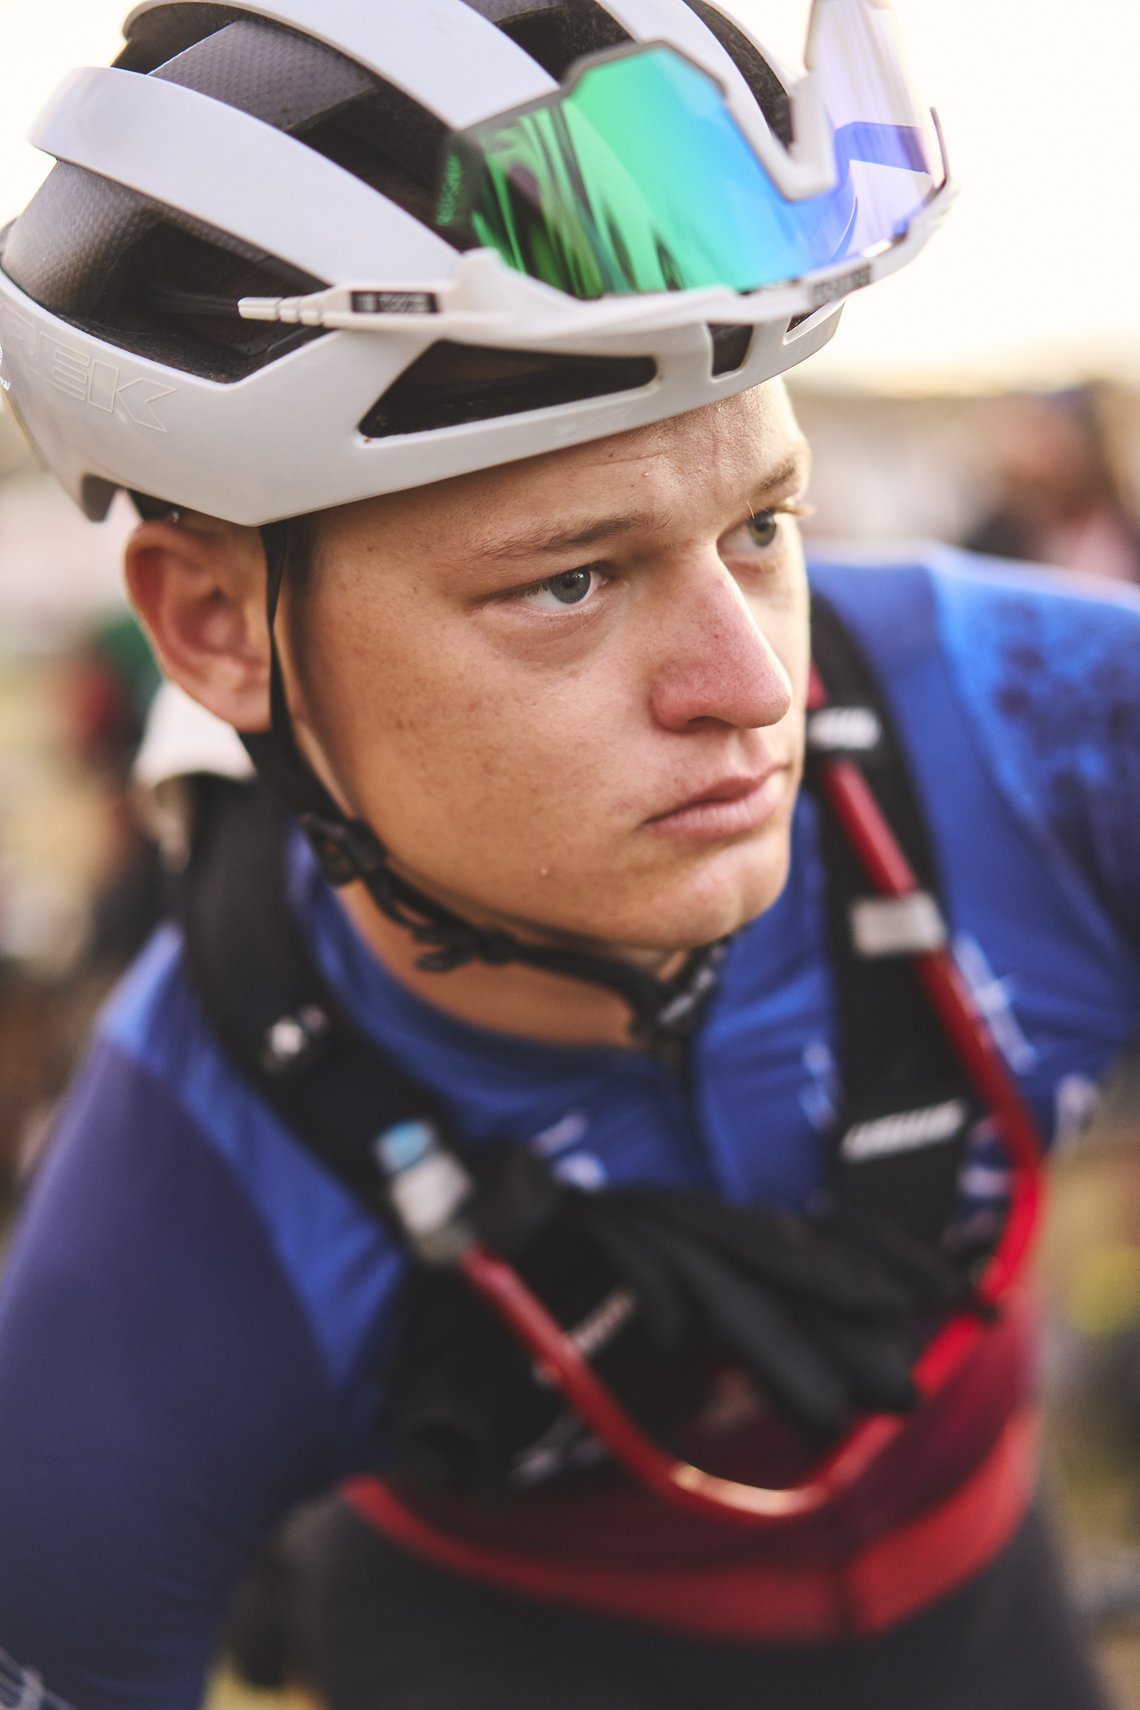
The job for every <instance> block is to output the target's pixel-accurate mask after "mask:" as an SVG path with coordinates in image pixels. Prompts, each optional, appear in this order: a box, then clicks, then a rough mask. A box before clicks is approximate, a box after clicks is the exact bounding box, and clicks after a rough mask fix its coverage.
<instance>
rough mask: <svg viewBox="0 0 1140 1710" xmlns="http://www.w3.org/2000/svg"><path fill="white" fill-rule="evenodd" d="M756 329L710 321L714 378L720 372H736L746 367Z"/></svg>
mask: <svg viewBox="0 0 1140 1710" xmlns="http://www.w3.org/2000/svg"><path fill="white" fill-rule="evenodd" d="M754 330H755V329H754V328H752V327H750V326H733V325H725V326H717V325H714V324H713V323H711V322H710V324H709V335H710V337H711V338H712V347H713V348H712V372H713V376H714V378H715V377H716V375H718V374H735V373H737V371H738V370H739V369H741V368H743V367H744V364H745V363H746V362H747V360H748V352H749V350H750V349H751V347H752V334H753V331H754Z"/></svg>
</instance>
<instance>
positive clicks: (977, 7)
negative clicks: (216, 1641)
mask: <svg viewBox="0 0 1140 1710" xmlns="http://www.w3.org/2000/svg"><path fill="white" fill-rule="evenodd" d="M737 4H738V5H739V7H740V9H741V11H743V12H746V13H747V14H748V15H749V16H750V17H751V18H753V19H754V20H755V21H756V23H757V24H758V26H763V27H764V28H766V29H767V28H769V26H770V31H771V36H772V39H773V40H774V41H775V43H776V45H777V47H778V48H779V49H780V50H781V51H782V53H783V54H784V56H785V57H786V58H787V59H788V60H789V61H793V60H795V59H796V58H797V57H798V46H799V43H800V42H802V35H803V21H804V17H805V11H806V8H805V6H804V4H803V3H802V0H737ZM897 7H898V11H899V13H900V15H901V17H902V20H903V23H904V26H905V29H906V34H907V39H908V42H909V44H910V47H911V52H912V58H913V60H914V64H915V70H916V73H917V74H918V76H919V77H920V79H921V83H922V87H923V88H924V89H925V90H926V91H927V92H928V94H929V98H930V99H931V100H932V101H933V102H934V103H935V104H936V106H937V107H938V110H939V113H940V116H941V119H942V121H943V125H944V129H945V132H946V136H947V139H948V143H949V148H950V155H951V160H952V163H953V167H954V171H955V176H956V178H957V180H958V183H959V187H960V190H961V196H960V199H959V202H958V204H957V206H956V207H955V208H954V209H953V210H952V212H951V215H950V217H949V219H948V221H947V223H946V225H945V227H944V229H943V230H942V231H941V232H940V233H939V234H938V235H937V237H936V238H935V240H934V242H933V243H932V244H931V246H930V248H929V249H928V250H927V251H926V253H925V254H924V255H923V256H921V257H920V258H919V260H918V261H917V262H916V263H915V264H914V265H913V266H912V267H910V268H908V269H907V270H906V271H905V272H904V273H903V274H901V275H898V276H896V277H895V278H893V279H890V280H887V281H885V282H884V283H882V284H881V285H879V286H877V287H876V288H875V290H874V291H873V292H870V293H868V294H866V295H865V296H863V297H861V298H857V299H855V300H854V301H853V302H852V303H851V304H849V306H848V307H847V308H846V310H845V311H844V317H843V325H842V326H841V328H840V330H839V333H838V335H837V337H836V339H835V341H834V343H833V344H832V345H831V346H830V347H829V349H828V350H826V351H825V352H823V353H822V354H821V355H820V356H818V357H817V358H815V359H814V360H813V361H812V362H811V363H809V364H808V365H807V367H806V368H805V369H804V370H803V371H800V372H793V375H792V377H791V383H792V387H793V390H794V395H795V399H796V403H797V407H798V410H799V413H800V416H801V419H802V422H803V425H804V427H805V429H806V430H807V432H808V435H809V437H810V438H811V440H812V441H813V443H814V446H815V453H816V473H815V477H814V481H813V491H812V495H811V497H812V502H813V504H814V507H815V513H814V516H813V517H812V518H811V519H810V521H809V522H808V524H807V530H808V532H809V534H810V535H812V536H815V537H817V538H820V539H828V540H834V539H842V540H844V541H856V542H862V543H865V544H867V545H868V546H869V545H870V544H871V543H872V542H877V543H882V542H884V541H886V542H889V543H891V545H892V549H893V550H897V551H899V552H900V553H905V552H906V551H907V549H908V546H909V545H910V544H911V543H913V542H915V541H917V540H921V539H924V538H929V537H937V538H939V539H943V540H948V541H954V542H961V543H965V544H968V545H971V546H974V547H977V548H979V549H981V550H984V551H987V552H993V553H996V554H998V555H1001V556H1008V557H1010V558H1015V559H1026V560H1037V561H1040V562H1043V563H1046V564H1049V565H1052V566H1055V567H1056V568H1057V569H1058V570H1059V571H1065V572H1067V573H1069V574H1075V575H1079V576H1082V577H1092V578H1096V577H1101V578H1112V579H1117V580H1133V581H1140V523H1138V520H1137V519H1138V517H1140V308H1138V307H1137V295H1138V293H1137V280H1138V279H1140V208H1138V207H1137V191H1136V187H1135V182H1134V177H1133V172H1132V166H1131V163H1132V161H1133V160H1134V158H1135V151H1136V144H1135V93H1134V91H1135V84H1136V76H1137V68H1138V66H1140V7H1138V6H1136V5H1135V3H1134V0H1083V4H1082V5H1081V7H1080V8H1079V10H1078V9H1077V8H1075V7H1073V6H1072V5H1069V4H1066V5H1062V4H1061V0H1034V3H1033V4H1029V3H1028V0H954V3H953V4H949V3H948V0H943V3H942V4H932V3H931V0H897ZM120 15H121V14H120V5H119V0H39V4H38V6H37V7H36V8H35V9H34V10H33V9H32V8H26V7H22V8H18V9H17V8H8V9H6V15H5V17H4V19H3V23H2V26H0V43H2V48H3V63H4V70H5V80H4V81H5V89H4V95H3V99H2V101H0V223H2V221H3V220H4V219H6V218H8V217H9V216H10V215H11V214H14V213H15V212H17V211H18V209H19V208H20V207H22V205H23V204H24V202H25V201H26V200H27V198H28V196H29V195H30V194H31V192H32V190H33V189H34V188H35V186H36V184H37V183H38V181H39V179H40V178H41V177H42V176H43V173H44V171H45V170H46V164H47V163H46V162H45V161H43V160H42V158H41V157H39V156H37V155H36V154H35V152H34V151H33V150H32V149H30V148H29V147H28V146H27V145H26V144H25V143H24V141H23V137H24V133H25V132H26V130H27V128H28V126H29V124H30V123H31V121H32V119H33V117H34V115H35V112H36V110H37V108H38V107H39V105H40V104H41V102H42V100H43V99H45V98H46V96H47V95H48V93H50V91H51V90H52V88H53V87H54V86H55V84H56V83H57V82H58V81H59V80H60V78H61V77H62V76H64V75H65V74H66V73H67V72H68V71H69V70H70V69H71V68H73V67H74V66H77V65H82V64H98V63H105V62H106V61H107V60H109V59H110V58H111V57H112V56H113V55H114V53H115V52H116V51H117V45H118V41H119V23H120ZM130 520H131V519H130V515H129V513H128V511H127V510H126V508H125V506H124V507H121V508H116V509H115V510H114V511H113V512H112V515H111V518H110V519H109V520H108V522H106V523H105V524H103V525H102V526H101V527H99V528H95V527H92V526H91V525H89V524H87V523H85V522H84V521H83V520H82V518H81V517H80V516H79V514H78V512H76V511H74V510H73V509H72V508H71V507H70V505H69V504H68V502H67V501H66V500H65V499H64V498H63V497H62V495H60V494H59V493H57V492H56V490H55V489H54V487H53V485H52V484H51V483H50V481H48V480H47V478H46V477H45V476H43V475H42V474H41V473H40V472H39V471H38V470H37V468H36V466H35V464H34V462H33V461H32V459H31V457H30V455H29V453H28V452H27V450H26V448H25V447H24V445H23V442H22V441H21V439H20V436H19V434H18V432H17V430H16V428H15V426H14V424H13V423H12V421H11V420H10V418H8V417H7V416H6V415H5V414H4V410H3V405H2V403H0V1227H2V1224H3V1221H4V1216H5V1214H7V1213H10V1212H11V1210H12V1208H13V1207H14V1205H15V1203H16V1199H17V1196H18V1179H19V1176H20V1174H21V1172H22V1171H23V1170H26V1168H27V1167H28V1165H29V1162H30V1160H31V1159H32V1158H33V1157H34V1155H35V1152H36V1150H37V1148H38V1147H39V1146H40V1145H41V1144H42V1143H43V1139H44V1136H45V1134H46V1133H47V1132H48V1130H49V1127H50V1112H51V1108H52V1104H53V1101H54V1100H55V1098H56V1097H57V1096H58V1093H59V1090H60V1088H61V1086H62V1084H63V1082H64V1080H65V1078H66V1076H67V1074H68V1072H69V1069H70V1067H71V1065H72V1064H73V1062H74V1060H75V1056H76V1053H77V1052H78V1051H79V1050H80V1049H81V1048H82V1041H83V1037H84V1033H85V1030H86V1027H87V1025H88V1022H89V1020H90V1016H91V1014H92V1012H93V1010H94V1008H95V1006H96V1005H97V1004H98V1002H99V1000H100V998H101V995H102V994H103V992H104V991H105V990H106V988H107V985H108V983H109V982H110V981H111V980H113V979H114V978H115V976H116V974H117V972H118V971H119V970H120V969H121V968H122V966H123V965H124V963H125V962H126V961H127V960H128V959H129V958H130V956H131V955H132V954H133V952H134V950H135V948H136V947H137V946H138V944H139V942H140V941H141V939H142V938H143V936H144V935H145V933H146V932H147V930H148V929H149V927H150V924H151V922H152V921H153V919H154V918H155V915H156V912H157V910H158V909H159V907H160V897H159V885H158V874H157V864H156V860H155V857H154V854H153V852H152V850H151V848H150V846H149V844H148V843H147V842H146V840H145V839H144V838H143V836H142V835H141V833H140V832H139V830H138V829H137V827H136V825H135V822H134V819H133V816H132V814H131V811H130V805H129V795H128V777H129V768H130V762H131V757H132V753H133V750H134V746H135V744H136V743H137V740H138V736H139V732H140V729H141V725H142V720H143V718H144V717H145V710H146V706H147V702H148V700H149V697H150V694H151V693H152V691H153V688H154V685H155V682H156V680H157V679H156V673H155V671H154V667H153V665H152V663H151V661H150V658H149V656H148V653H147V650H146V647H145V645H144V644H143V643H142V641H141V638H140V637H139V635H138V632H137V630H135V629H134V627H133V625H132V623H131V621H130V619H129V617H128V616H127V614H126V611H125V608H124V606H123V603H122V597H121V592H120V584H119V573H118V565H119V557H120V551H121V544H122V540H123V537H124V535H125V532H126V531H127V529H128V528H129V526H130ZM1138 669H1140V663H1138ZM1138 811H1140V805H1138ZM1138 1142H1140V1076H1138V1075H1137V1072H1136V1068H1135V1066H1134V1065H1133V1066H1132V1067H1131V1068H1129V1067H1128V1066H1125V1069H1124V1070H1123V1072H1122V1075H1121V1077H1120V1080H1119V1082H1118V1084H1117V1085H1116V1087H1115V1088H1114V1090H1113V1092H1112V1094H1111V1096H1110V1098H1109V1099H1108V1101H1107V1103H1106V1105H1105V1107H1104V1108H1103V1109H1102V1111H1101V1112H1100V1113H1099V1115H1098V1116H1097V1118H1096V1119H1095V1121H1094V1125H1093V1128H1092V1130H1091V1131H1090V1133H1089V1134H1088V1135H1086V1137H1085V1138H1084V1139H1083V1140H1082V1141H1081V1143H1080V1145H1079V1146H1076V1147H1074V1148H1072V1149H1071V1150H1070V1152H1069V1153H1068V1154H1067V1155H1066V1156H1065V1157H1064V1158H1063V1159H1062V1160H1061V1161H1060V1164H1059V1167H1058V1171H1057V1188H1056V1191H1055V1194H1054V1201H1053V1211H1052V1221H1051V1227H1050V1230H1049V1235H1048V1239H1047V1242H1046V1256H1045V1257H1046V1263H1045V1282H1046V1287H1047V1291H1048V1295H1049V1300H1050V1307H1051V1326H1052V1327H1051V1332H1050V1340H1049V1346H1048V1351H1047V1353H1048V1358H1047V1375H1048V1380H1049V1389H1050V1397H1051V1413H1052V1419H1053V1429H1052V1447H1051V1460H1052V1468H1053V1475H1054V1477H1055V1478H1056V1480H1057V1481H1058V1483H1059V1485H1060V1487H1061V1489H1062V1491H1063V1497H1064V1504H1065V1512H1066V1516H1067V1522H1068V1533H1069V1540H1070V1549H1071V1554H1072V1561H1073V1570H1074V1575H1075V1579H1076V1583H1077V1587H1078V1592H1079V1595H1080V1597H1081V1600H1082V1602H1083V1604H1084V1606H1085V1608H1086V1610H1087V1612H1088V1616H1089V1619H1090V1620H1091V1621H1093V1622H1094V1624H1095V1626H1096V1628H1097V1632H1098V1635H1099V1638H1098V1643H1099V1646H1100V1650H1101V1654H1102V1657H1103V1659H1104V1663H1105V1667H1106V1669H1107V1670H1108V1671H1109V1672H1110V1674H1111V1676H1112V1678H1113V1680H1114V1681H1115V1683H1116V1685H1117V1690H1118V1696H1119V1701H1120V1703H1121V1704H1122V1705H1123V1706H1125V1707H1126V1710H1128V1707H1137V1710H1140V1482H1138V1477H1137V1475H1138V1473H1140V1145H1138ZM260 1701H261V1700H260V1698H259V1697H249V1698H248V1699H247V1696H246V1694H245V1693H244V1691H243V1690H242V1689H240V1688H239V1687H238V1686H237V1685H236V1684H235V1683H234V1682H233V1681H232V1680H230V1679H227V1678H226V1677H225V1676H224V1675H223V1676H221V1677H219V1682H218V1686H217V1691H216V1700H215V1710H221V1706H223V1705H224V1706H227V1707H230V1710H234V1707H236V1706H237V1705H239V1704H245V1703H247V1702H248V1703H250V1704H253V1703H256V1702H260ZM265 1702H266V1703H267V1704H268V1703H280V1702H281V1701H280V1700H279V1699H278V1698H276V1697H273V1696H272V1695H268V1696H267V1697H266V1698H265ZM298 1702H299V1700H298Z"/></svg>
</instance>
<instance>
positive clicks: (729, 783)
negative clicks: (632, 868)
mask: <svg viewBox="0 0 1140 1710" xmlns="http://www.w3.org/2000/svg"><path fill="white" fill-rule="evenodd" d="M779 770H780V764H779V763H778V762H776V761H773V763H772V764H771V765H770V766H765V767H763V768H762V769H761V770H760V771H759V772H746V773H743V774H742V773H739V772H738V773H734V774H733V775H732V776H731V777H728V778H718V779H717V781H716V782H715V783H714V784H706V785H705V786H704V788H703V789H701V790H699V791H698V792H697V794H696V795H695V796H687V797H686V798H685V800H684V801H681V802H674V803H673V806H672V807H667V808H665V809H664V811H663V812H661V813H655V814H652V815H651V816H650V817H649V819H647V820H646V821H645V823H646V824H647V825H654V824H656V823H657V821H658V820H662V819H669V818H671V817H672V815H673V814H676V813H686V812H688V811H689V810H691V809H692V808H700V807H706V806H709V805H710V804H711V803H713V802H738V801H741V800H743V798H744V797H745V796H750V795H751V794H752V792H753V791H754V790H758V789H759V788H760V786H761V785H762V784H766V783H767V782H768V779H769V778H770V777H771V776H772V774H773V773H774V772H778V771H779Z"/></svg>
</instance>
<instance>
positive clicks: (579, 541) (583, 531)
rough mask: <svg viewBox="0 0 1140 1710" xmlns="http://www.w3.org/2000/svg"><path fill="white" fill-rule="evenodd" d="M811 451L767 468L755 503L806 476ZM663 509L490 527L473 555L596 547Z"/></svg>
mask: <svg viewBox="0 0 1140 1710" xmlns="http://www.w3.org/2000/svg"><path fill="white" fill-rule="evenodd" d="M808 466H809V452H808V449H807V446H806V444H804V445H801V446H799V447H797V449H796V450H795V451H793V452H792V453H791V454H790V455H789V456H788V457H787V458H785V460H784V461H783V463H781V464H780V465H779V466H778V467H777V468H776V469H771V470H767V471H765V473H764V474H763V476H762V477H761V478H760V480H759V482H758V484H757V486H756V487H755V488H753V489H752V490H751V497H752V503H753V505H754V506H756V505H757V504H762V503H763V500H764V498H765V496H766V495H768V494H771V493H776V492H779V491H780V490H781V489H783V488H787V487H788V486H792V485H795V486H798V485H800V484H802V482H803V481H804V480H805V479H806V476H807V473H808ZM668 520H669V519H668V516H667V515H666V516H663V515H662V513H661V512H660V511H627V512H623V513H622V514H620V515H618V516H612V517H601V518H598V519H597V520H595V521H593V522H583V523H582V524H580V525H577V526H575V525H574V524H570V525H569V526H567V527H566V528H563V529H553V530H552V529H550V528H549V527H544V526H543V525H542V524H541V523H540V524H538V525H537V526H536V527H535V528H532V529H526V530H524V531H522V532H519V533H513V534H495V533H493V532H492V531H490V530H488V531H487V533H486V534H485V535H483V536H481V537H480V538H479V539H478V540H477V541H475V542H474V543H473V552H472V556H473V557H477V558H501V559H514V558H538V557H542V556H543V554H547V553H549V554H555V553H560V552H573V551H576V550H577V549H578V548H580V547H586V546H597V545H598V544H599V543H600V542H602V541H605V540H612V539H614V538H615V537H617V536H619V535H623V534H637V533H644V532H645V531H646V530H647V529H650V528H659V527H660V526H661V524H662V522H665V523H666V524H667V523H668Z"/></svg>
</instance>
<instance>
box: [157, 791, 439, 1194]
mask: <svg viewBox="0 0 1140 1710" xmlns="http://www.w3.org/2000/svg"><path fill="white" fill-rule="evenodd" d="M195 794H196V801H195V810H196V811H195V813H194V837H193V843H192V848H191V856H190V860H189V863H188V865H187V867H186V869H185V871H184V872H183V873H182V874H180V875H179V876H178V879H177V881H176V902H177V908H178V912H179V915H180V917H181V922H182V926H183V930H184V935H185V941H186V958H187V966H188V968H189V971H190V977H191V980H192V982H193V984H194V987H195V989H196V991H197V993H198V996H199V999H200V1000H201V1002H202V1005H203V1007H204V1009H205V1011H206V1014H207V1016H208V1018H209V1020H210V1022H211V1025H212V1026H213V1028H214V1029H215V1031H216V1033H217V1035H218V1037H219V1039H220V1041H221V1043H222V1046H223V1049H224V1050H225V1051H226V1053H227V1055H228V1056H229V1058H230V1061H231V1062H232V1063H233V1064H234V1065H235V1067H237V1068H238V1069H239V1070H240V1071H241V1073H242V1074H243V1075H244V1076H245V1077H246V1079H247V1080H248V1081H250V1082H251V1083H252V1085H253V1086H254V1087H255V1088H256V1089H257V1091H258V1092H259V1094H260V1095H261V1097H262V1098H263V1099H264V1100H265V1101H266V1103H267V1104H268V1105H269V1106H270V1107H271V1108H272V1109H273V1110H274V1111H275V1112H276V1113H277V1115H278V1116H279V1117H280V1118H281V1120H282V1121H283V1122H284V1123H285V1125H286V1126H287V1127H288V1128H290V1129H291V1130H292V1132H293V1133H294V1135H295V1136H296V1137H297V1138H298V1139H300V1140H302V1141H303V1142H304V1143H305V1144H306V1145H307V1146H308V1147H309V1148H310V1150H312V1151H313V1152H315V1153H316V1155H317V1157H318V1158H319V1159H320V1161H321V1163H322V1164H324V1165H325V1166H326V1167H327V1168H328V1169H330V1170H332V1171H334V1173H335V1174H336V1175H338V1176H339V1177H340V1178H341V1180H342V1181H344V1182H345V1183H346V1184H347V1185H348V1186H349V1187H350V1188H351V1189H352V1190H353V1192H354V1193H356V1194H358V1195H359V1196H360V1197H361V1198H362V1199H364V1200H365V1201H366V1202H367V1204H368V1205H369V1206H370V1207H371V1208H372V1210H374V1211H375V1212H377V1213H378V1214H381V1215H383V1214H384V1211H385V1206H384V1200H383V1196H382V1195H381V1194H380V1193H379V1191H378V1183H379V1180H380V1178H379V1175H378V1172H377V1167H376V1164H375V1162H374V1161H373V1158H372V1156H371V1143H372V1141H373V1140H374V1139H375V1138H376V1136H377V1135H379V1134H381V1133H383V1132H385V1131H386V1130H387V1129H388V1128H391V1127H393V1126H395V1124H397V1123H399V1122H404V1121H411V1120H416V1119H424V1120H428V1121H431V1122H433V1123H434V1124H435V1125H436V1127H437V1128H438V1129H439V1130H440V1132H441V1133H444V1134H446V1133H448V1132H449V1130H450V1128H451V1126H452V1124H451V1119H450V1116H449V1114H448V1112H447V1111H446V1110H445V1109H444V1107H443V1105H442V1103H441V1101H440V1100H439V1099H438V1098H437V1097H436V1096H435V1095H434V1094H433V1093H431V1092H429V1091H428V1089H427V1088H425V1087H422V1086H420V1085H419V1084H418V1083H417V1082H415V1081H413V1080H412V1079H411V1078H410V1076H408V1075H405V1074H404V1073H403V1071H402V1070H401V1068H400V1067H399V1065H398V1064H397V1063H396V1062H395V1061H394V1059H393V1058H392V1057H390V1056H389V1055H388V1054H387V1053H385V1052H382V1051H381V1050H380V1049H379V1047H378V1046H376V1045H375V1044H373V1042H372V1041H371V1040H370V1039H368V1038H367V1037H366V1035H365V1034H363V1033H362V1032H361V1031H360V1030H359V1029H358V1028H357V1027H356V1026H355V1025H354V1024H353V1023H352V1022H351V1021H350V1020H349V1019H348V1017H347V1016H346V1015H345V1014H344V1012H343V1009H342V1008H341V1006H340V1004H339V1003H338V1002H337V1000H336V998H335V996H334V995H333V993H332V991H331V990H330V988H329V986H328V984H327V982H326V981H325V979H324V977H323V975H322V973H321V971H320V969H319V967H318V966H317V963H316V960H315V958H314V956H313V954H312V952H311V951H310V949H309V946H308V944H307V943H306V941H305V938H304V936H303V934H302V931H301V928H300V925H299V923H298V920H297V917H296V915H295V913H294V911H293V909H292V908H291V907H290V905H289V900H288V887H287V876H286V872H285V859H286V851H287V846H288V835H287V834H288V827H289V824H290V820H289V816H288V814H287V813H286V811H285V809H284V808H283V807H282V806H281V805H280V804H279V802H278V801H277V798H276V797H275V796H274V795H273V794H272V793H271V792H270V791H269V790H268V789H266V788H265V787H264V786H263V785H261V784H253V785H250V784H245V783H233V782H230V781H228V780H225V779H222V778H215V777H200V778H197V779H195Z"/></svg>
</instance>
